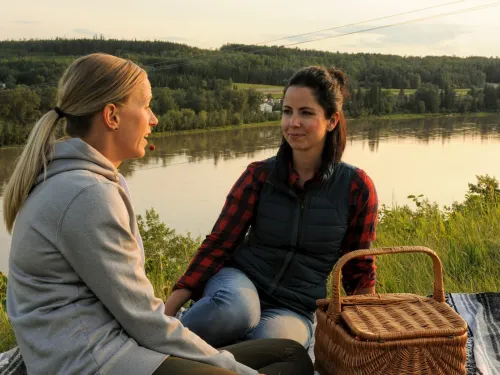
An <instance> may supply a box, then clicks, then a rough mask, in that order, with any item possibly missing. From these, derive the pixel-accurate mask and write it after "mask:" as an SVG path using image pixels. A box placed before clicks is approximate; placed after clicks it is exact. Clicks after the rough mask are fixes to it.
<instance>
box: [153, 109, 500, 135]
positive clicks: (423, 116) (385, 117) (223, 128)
mask: <svg viewBox="0 0 500 375" xmlns="http://www.w3.org/2000/svg"><path fill="white" fill-rule="evenodd" d="M497 114H498V113H497V112H491V113H489V112H477V113H468V114H462V113H447V114H444V113H421V114H419V113H396V114H391V115H382V116H364V117H357V118H352V117H348V118H347V120H348V121H353V122H356V121H366V120H369V121H378V120H380V121H382V120H415V119H435V118H443V117H485V116H494V115H497ZM275 125H280V121H268V122H259V123H254V124H241V125H228V126H221V127H218V128H207V129H192V130H182V131H169V132H155V133H152V134H151V136H150V137H151V138H157V137H166V136H170V135H178V134H199V133H206V132H218V131H227V130H238V129H247V128H259V127H266V126H275Z"/></svg>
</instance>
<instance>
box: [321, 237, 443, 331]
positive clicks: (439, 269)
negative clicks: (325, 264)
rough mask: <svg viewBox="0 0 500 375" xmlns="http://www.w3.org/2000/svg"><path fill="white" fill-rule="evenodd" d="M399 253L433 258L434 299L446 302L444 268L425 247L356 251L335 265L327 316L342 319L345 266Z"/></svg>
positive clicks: (437, 258) (337, 319) (336, 319)
mask: <svg viewBox="0 0 500 375" xmlns="http://www.w3.org/2000/svg"><path fill="white" fill-rule="evenodd" d="M397 253H424V254H427V255H429V256H430V257H431V258H432V262H433V264H434V294H433V297H434V299H435V300H436V301H438V302H445V297H444V283H443V266H442V264H441V260H440V259H439V257H438V256H437V254H436V253H435V252H434V251H433V250H431V249H429V248H427V247H424V246H398V247H383V248H378V249H368V250H356V251H351V252H349V253H347V254H345V255H343V256H342V257H341V258H340V259H339V260H338V261H337V263H336V264H335V266H334V267H333V271H332V299H331V301H330V304H329V306H328V312H327V314H328V315H329V316H331V317H332V316H333V318H334V319H335V321H336V322H338V321H339V319H340V312H341V311H342V310H341V305H340V285H341V281H340V276H341V275H340V273H341V271H342V268H343V267H344V265H345V264H346V263H347V262H349V261H350V260H352V259H355V258H358V257H362V256H367V255H386V254H397Z"/></svg>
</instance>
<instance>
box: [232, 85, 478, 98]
mask: <svg viewBox="0 0 500 375" xmlns="http://www.w3.org/2000/svg"><path fill="white" fill-rule="evenodd" d="M235 85H236V86H237V87H238V88H239V89H242V90H247V89H250V88H252V89H254V90H257V91H260V92H262V93H264V94H266V95H267V94H271V95H272V96H273V98H281V96H282V94H283V86H273V85H262V84H257V83H235ZM365 90H366V89H365ZM382 90H383V91H390V92H391V93H392V94H393V95H398V94H399V89H382ZM415 91H417V90H416V89H405V94H406V95H411V94H415ZM467 91H469V89H455V92H456V93H457V95H461V96H463V95H466V94H467Z"/></svg>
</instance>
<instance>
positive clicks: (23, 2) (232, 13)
mask: <svg viewBox="0 0 500 375" xmlns="http://www.w3.org/2000/svg"><path fill="white" fill-rule="evenodd" d="M450 2H452V0H420V1H418V2H417V1H409V0H377V1H375V0H347V1H335V0H266V1H263V0H252V1H249V0H247V1H243V0H142V1H140V0H134V1H130V0H84V1H82V0H79V1H77V0H64V1H62V0H45V1H43V2H42V1H40V0H20V1H13V0H5V1H2V5H1V9H2V13H1V16H0V39H19V38H54V37H71V38H73V37H77V38H78V37H92V36H93V35H95V34H103V35H104V36H105V37H106V38H117V39H130V38H135V39H150V40H152V39H160V40H168V41H174V42H179V43H185V44H188V45H192V46H198V47H203V48H219V47H220V46H221V45H223V44H226V43H245V44H254V43H260V42H264V41H267V40H273V39H278V38H287V37H290V36H293V35H297V34H301V33H307V32H312V31H317V30H322V29H327V28H333V27H336V26H342V25H348V24H352V23H357V22H360V21H367V20H371V19H375V18H379V17H384V16H389V15H394V14H397V13H402V12H407V11H412V10H415V9H421V8H425V7H430V6H434V5H440V4H446V3H450ZM493 3H497V4H498V5H499V6H496V7H492V8H489V9H483V10H477V11H473V12H467V13H463V14H456V15H449V16H446V17H439V18H435V19H431V20H425V21H421V22H417V23H411V24H404V25H399V26H395V27H390V28H386V29H379V30H373V31H370V32H365V33H359V34H353V35H347V36H339V35H341V34H344V33H348V32H355V31H358V30H363V29H367V28H372V27H377V26H382V25H387V24H393V23H400V22H403V21H406V20H411V19H417V18H423V17H427V16H432V15H437V14H441V13H448V12H453V11H457V10H460V9H466V8H471V7H476V6H481V5H486V4H493ZM499 19H500V1H498V0H465V1H461V2H459V3H455V4H452V5H448V6H444V7H440V8H435V9H431V10H427V11H422V12H416V13H413V14H410V15H405V16H399V17H394V18H389V19H384V20H379V21H373V22H368V23H364V24H360V25H355V26H349V27H344V28H341V29H338V30H334V31H328V32H322V33H316V34H311V35H307V36H304V37H299V38H287V39H285V40H281V41H279V42H275V43H272V44H278V45H284V44H290V43H294V42H299V41H306V40H312V39H317V38H325V37H327V36H337V37H334V38H330V39H325V40H322V41H316V42H310V43H305V44H301V45H299V46H298V47H299V48H307V49H321V50H328V51H340V52H376V53H392V54H399V55H457V56H470V55H482V56H500V22H499Z"/></svg>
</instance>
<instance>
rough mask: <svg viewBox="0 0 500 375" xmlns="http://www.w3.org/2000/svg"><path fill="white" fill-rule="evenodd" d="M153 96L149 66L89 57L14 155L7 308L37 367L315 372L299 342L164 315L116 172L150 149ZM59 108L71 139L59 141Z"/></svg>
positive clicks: (8, 196) (40, 370)
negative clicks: (250, 340) (219, 331)
mask: <svg viewBox="0 0 500 375" xmlns="http://www.w3.org/2000/svg"><path fill="white" fill-rule="evenodd" d="M150 102H151V85H150V83H149V80H148V78H147V75H146V72H145V71H144V70H142V69H141V68H140V67H138V66H137V65H135V64H134V63H132V62H130V61H128V60H124V59H121V58H117V57H114V56H110V55H105V54H92V55H89V56H84V57H81V58H79V59H77V60H76V61H75V62H74V63H73V64H72V65H71V66H70V67H69V68H68V69H67V70H66V72H65V73H64V75H63V77H62V79H61V81H60V83H59V90H58V98H57V107H55V108H54V109H53V110H51V111H49V112H48V113H46V114H45V115H44V116H43V117H42V118H41V119H40V120H39V121H38V122H37V123H36V125H35V126H34V128H33V130H32V132H31V134H30V137H29V139H28V142H27V144H26V146H25V148H24V150H23V152H22V154H21V157H20V158H19V161H18V162H17V165H16V168H15V170H14V173H13V175H12V177H11V179H10V181H9V183H8V185H7V187H6V189H5V194H4V219H5V223H6V226H7V229H8V230H9V231H13V232H12V234H13V235H12V246H11V252H10V264H9V282H8V291H7V310H8V314H9V316H10V319H11V321H12V324H13V326H14V331H15V334H16V338H17V341H18V344H19V347H20V349H21V353H22V355H23V358H24V361H25V363H26V366H27V369H28V373H29V374H102V375H104V374H121V375H129V374H130V375H141V374H144V375H150V374H157V375H160V374H176V375H182V374H221V375H222V374H228V375H229V374H236V373H237V374H245V375H246V374H257V373H258V372H257V371H256V370H254V369H252V368H255V369H260V372H261V373H266V374H268V375H271V374H275V373H276V374H277V373H279V371H284V372H286V373H287V374H309V373H312V365H311V363H310V360H309V358H308V357H307V354H306V353H305V351H303V349H302V348H300V347H299V346H298V345H295V344H293V343H292V342H290V341H287V340H279V341H270V340H263V341H261V342H260V343H258V345H248V344H247V343H245V344H241V345H236V346H233V347H230V348H227V350H220V351H219V350H217V349H215V348H213V347H211V346H210V345H208V344H207V343H206V342H205V341H203V340H202V339H200V338H199V337H198V336H197V335H195V334H194V333H192V332H191V331H189V330H188V329H186V328H184V327H183V326H182V324H181V323H180V322H179V321H178V320H177V319H175V318H172V317H167V316H165V315H164V313H163V311H164V305H163V303H162V301H161V300H160V299H158V298H156V297H155V296H154V292H153V288H152V286H151V284H150V282H149V281H148V279H147V277H146V275H145V271H144V256H143V254H144V253H143V249H141V246H142V242H141V241H140V235H139V232H138V228H137V223H136V219H135V213H134V210H133V207H132V203H131V200H130V196H129V195H128V192H127V189H126V185H125V181H124V180H123V177H122V176H121V175H119V173H118V171H117V168H118V167H119V165H120V164H121V163H122V162H123V161H124V160H126V159H131V158H140V157H143V156H144V148H145V147H146V145H147V139H146V138H147V137H148V135H149V134H150V133H151V128H152V127H154V126H156V124H157V123H158V120H157V118H156V117H155V115H154V114H153V112H152V111H151V109H150V106H149V105H150ZM62 117H65V118H66V120H67V126H66V132H67V134H68V135H69V137H70V138H69V139H68V140H65V141H60V142H56V141H55V136H54V133H55V128H56V124H57V123H58V121H59V119H61V118H62ZM14 224H15V225H14ZM242 345H243V346H242ZM263 348H264V349H263ZM263 350H265V353H266V355H261V354H260V353H262V351H263ZM235 357H236V358H235ZM241 362H244V363H245V364H243V363H241ZM276 362H279V363H276ZM292 369H293V370H292Z"/></svg>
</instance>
